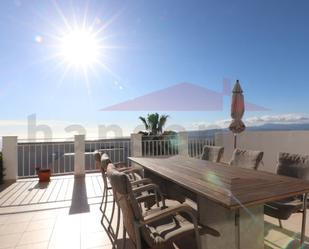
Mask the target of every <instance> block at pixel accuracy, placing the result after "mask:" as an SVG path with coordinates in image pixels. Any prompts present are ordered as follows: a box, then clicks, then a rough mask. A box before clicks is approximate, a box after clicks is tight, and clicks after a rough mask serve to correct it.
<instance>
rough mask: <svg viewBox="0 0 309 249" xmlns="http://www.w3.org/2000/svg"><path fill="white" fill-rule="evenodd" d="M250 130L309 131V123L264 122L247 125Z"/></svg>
mask: <svg viewBox="0 0 309 249" xmlns="http://www.w3.org/2000/svg"><path fill="white" fill-rule="evenodd" d="M247 130H248V131H307V130H309V124H306V123H304V124H295V123H294V124H264V125H261V126H252V127H247Z"/></svg>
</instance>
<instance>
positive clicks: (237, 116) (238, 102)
mask: <svg viewBox="0 0 309 249" xmlns="http://www.w3.org/2000/svg"><path fill="white" fill-rule="evenodd" d="M242 93H243V91H242V89H241V86H240V83H239V80H237V81H236V84H235V86H234V88H233V95H232V104H231V117H232V119H233V120H232V123H231V124H230V127H229V129H230V130H231V131H232V132H233V133H234V134H236V133H241V132H243V131H244V130H245V129H246V126H245V124H244V123H243V122H242V120H241V119H242V117H243V115H244V112H245V100H244V95H243V94H242Z"/></svg>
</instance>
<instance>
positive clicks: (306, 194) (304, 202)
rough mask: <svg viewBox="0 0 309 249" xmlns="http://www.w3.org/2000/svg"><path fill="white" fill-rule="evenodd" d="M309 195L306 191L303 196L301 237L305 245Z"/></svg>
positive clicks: (302, 243) (301, 242) (301, 241)
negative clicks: (308, 198) (308, 199)
mask: <svg viewBox="0 0 309 249" xmlns="http://www.w3.org/2000/svg"><path fill="white" fill-rule="evenodd" d="M307 197H308V193H305V194H304V196H303V198H304V200H303V219H302V224H301V237H300V245H301V246H303V245H304V243H305V231H306V216H307Z"/></svg>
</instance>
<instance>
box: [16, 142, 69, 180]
mask: <svg viewBox="0 0 309 249" xmlns="http://www.w3.org/2000/svg"><path fill="white" fill-rule="evenodd" d="M17 149H18V177H29V176H35V175H36V170H35V169H36V168H37V167H40V168H43V169H47V168H49V169H51V170H52V172H53V174H66V173H71V172H74V157H67V156H66V154H70V153H74V142H73V141H68V142H19V143H18V145H17Z"/></svg>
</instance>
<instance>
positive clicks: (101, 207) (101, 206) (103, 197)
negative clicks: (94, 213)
mask: <svg viewBox="0 0 309 249" xmlns="http://www.w3.org/2000/svg"><path fill="white" fill-rule="evenodd" d="M104 185H105V184H104ZM105 191H106V186H104V189H103V195H102V201H101V205H100V210H101V212H102V213H103V203H104V201H105V198H107V196H105Z"/></svg>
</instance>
